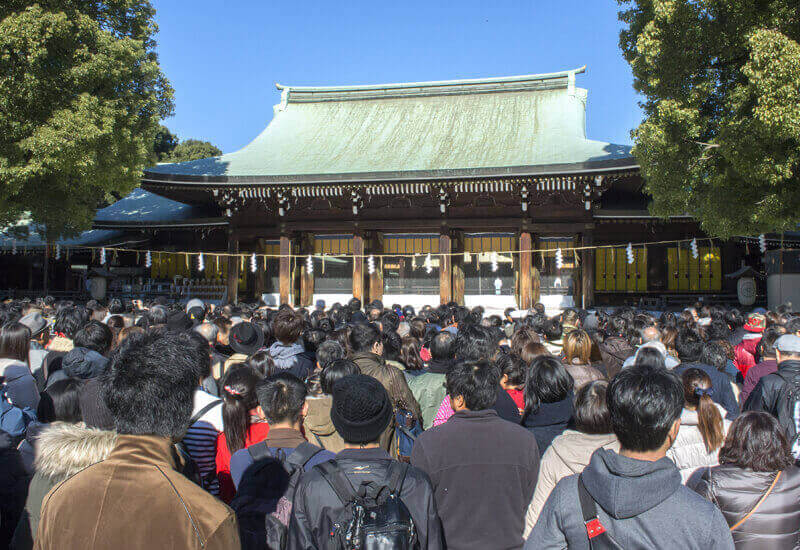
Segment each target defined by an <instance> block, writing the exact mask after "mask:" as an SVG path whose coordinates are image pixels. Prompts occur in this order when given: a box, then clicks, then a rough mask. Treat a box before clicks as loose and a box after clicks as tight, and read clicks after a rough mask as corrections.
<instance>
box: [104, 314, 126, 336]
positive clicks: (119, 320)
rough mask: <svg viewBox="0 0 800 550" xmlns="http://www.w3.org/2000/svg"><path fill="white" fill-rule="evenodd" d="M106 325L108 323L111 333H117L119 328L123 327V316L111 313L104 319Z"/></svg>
mask: <svg viewBox="0 0 800 550" xmlns="http://www.w3.org/2000/svg"><path fill="white" fill-rule="evenodd" d="M106 325H108V328H110V329H111V332H112V333H113V334H118V333H119V331H120V330H122V329H123V328H125V318H124V317H123V316H122V315H112V316H111V317H109V318H108V321H106Z"/></svg>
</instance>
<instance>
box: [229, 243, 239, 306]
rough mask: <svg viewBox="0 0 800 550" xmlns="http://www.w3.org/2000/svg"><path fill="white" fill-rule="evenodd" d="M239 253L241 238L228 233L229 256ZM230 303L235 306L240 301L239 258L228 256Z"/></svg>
mask: <svg viewBox="0 0 800 550" xmlns="http://www.w3.org/2000/svg"><path fill="white" fill-rule="evenodd" d="M238 253H239V236H238V235H237V234H236V233H235V232H233V231H229V232H228V254H238ZM227 261H228V280H227V283H228V302H230V303H231V304H235V303H236V302H238V301H239V262H240V259H239V256H228V258H227Z"/></svg>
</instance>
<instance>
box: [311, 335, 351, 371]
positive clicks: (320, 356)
mask: <svg viewBox="0 0 800 550" xmlns="http://www.w3.org/2000/svg"><path fill="white" fill-rule="evenodd" d="M344 356H345V351H344V348H343V347H342V345H341V344H340V343H339V342H337V341H336V340H326V341H324V342H322V343H321V344H320V345H319V347H318V348H317V363H319V366H320V368H321V369H324V368H325V367H327V366H328V365H330V364H331V363H333V362H334V361H336V360H337V359H344Z"/></svg>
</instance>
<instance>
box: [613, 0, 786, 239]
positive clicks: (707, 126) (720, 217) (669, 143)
mask: <svg viewBox="0 0 800 550" xmlns="http://www.w3.org/2000/svg"><path fill="white" fill-rule="evenodd" d="M618 3H619V4H620V5H621V6H622V9H621V11H620V14H619V17H620V20H621V21H623V22H624V23H625V24H626V25H627V27H626V28H624V29H623V30H622V32H621V35H620V46H621V48H622V52H623V55H624V57H625V59H627V61H628V62H629V63H630V65H631V68H632V69H633V75H634V86H635V88H636V90H638V91H639V92H640V93H642V94H643V95H644V97H645V101H644V102H643V105H642V107H643V109H644V115H645V118H644V120H643V122H642V123H641V125H640V126H639V127H638V129H636V130H635V131H634V132H633V137H634V140H635V146H634V151H633V152H634V155H635V156H636V158H637V160H638V162H639V164H640V166H641V169H642V174H643V176H644V178H645V182H646V184H645V189H646V191H647V192H648V193H649V194H651V195H652V199H653V201H652V205H651V210H652V212H653V213H654V214H655V215H658V216H669V215H678V214H686V213H688V214H691V215H693V216H694V217H696V218H697V219H698V220H699V221H700V223H701V224H702V227H703V229H704V230H705V231H706V232H708V233H709V234H711V235H713V236H717V237H722V238H726V237H730V236H732V235H754V234H759V233H765V232H771V231H784V230H789V229H793V228H796V227H797V224H798V222H800V45H799V44H798V41H799V40H800V7H798V3H797V0H759V1H754V0H618Z"/></svg>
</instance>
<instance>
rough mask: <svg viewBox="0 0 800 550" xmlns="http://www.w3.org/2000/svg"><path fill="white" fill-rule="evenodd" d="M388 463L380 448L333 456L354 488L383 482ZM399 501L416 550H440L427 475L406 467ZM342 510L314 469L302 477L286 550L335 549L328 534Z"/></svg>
mask: <svg viewBox="0 0 800 550" xmlns="http://www.w3.org/2000/svg"><path fill="white" fill-rule="evenodd" d="M391 461H392V459H391V457H389V455H388V454H387V453H386V451H384V450H383V449H345V450H344V451H341V452H340V453H339V454H338V455H336V462H337V463H338V464H339V467H340V468H342V470H343V471H344V472H345V475H347V477H348V479H349V480H350V482H351V483H352V484H353V487H354V488H356V489H357V488H358V487H359V486H360V485H361V484H362V483H369V482H376V483H381V482H385V481H386V480H387V473H388V470H389V464H390V463H391ZM400 499H401V500H402V501H403V504H405V505H406V507H407V508H408V511H409V512H410V513H411V517H412V518H413V520H414V525H415V527H416V529H417V534H418V536H419V541H420V548H430V549H431V550H439V549H443V548H444V546H443V543H442V527H441V522H440V521H439V516H438V514H437V512H436V503H435V502H434V497H433V488H432V487H431V482H430V479H428V476H427V475H425V474H424V473H423V472H421V471H420V470H418V469H416V468H409V470H408V473H407V474H406V478H405V481H404V482H403V487H402V489H401V491H400ZM342 508H344V505H343V504H342V503H341V501H340V500H339V498H338V497H337V496H336V493H334V491H333V489H332V488H331V486H330V485H329V484H328V482H327V481H326V480H325V478H323V477H322V474H321V473H320V472H319V471H318V470H316V469H312V470H311V471H309V472H306V473H305V474H303V477H302V478H301V479H300V482H299V483H298V485H297V491H296V492H295V497H294V503H293V505H292V518H291V521H290V523H289V539H288V544H287V548H288V550H312V549H314V550H326V549H331V550H333V549H334V548H337V547H336V546H334V544H333V543H334V539H332V538H331V537H330V533H331V532H332V531H333V522H334V520H336V519H337V517H338V514H339V513H340V512H341V510H342Z"/></svg>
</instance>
